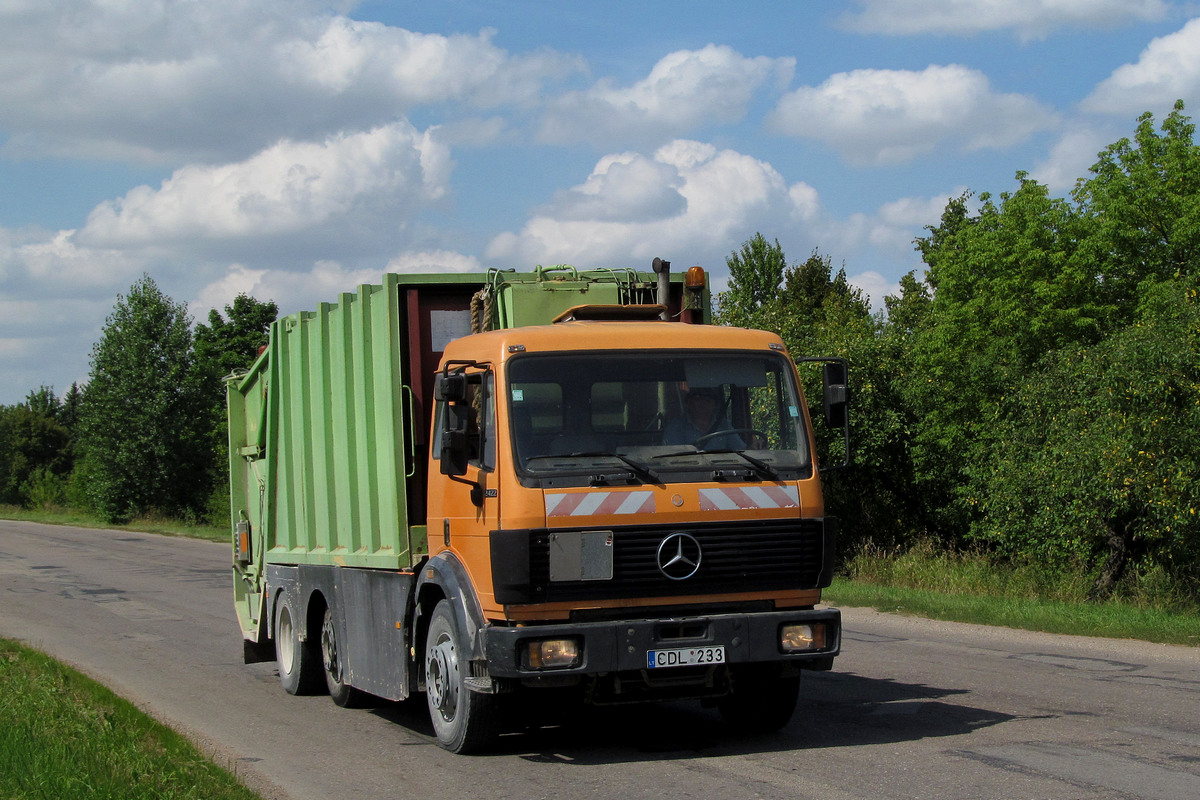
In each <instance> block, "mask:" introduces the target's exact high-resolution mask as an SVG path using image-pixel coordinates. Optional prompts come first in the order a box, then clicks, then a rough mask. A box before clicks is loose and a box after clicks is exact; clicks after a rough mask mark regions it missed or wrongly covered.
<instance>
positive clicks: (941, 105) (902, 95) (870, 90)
mask: <svg viewBox="0 0 1200 800" xmlns="http://www.w3.org/2000/svg"><path fill="white" fill-rule="evenodd" d="M769 124H770V125H771V127H772V128H773V129H774V130H776V131H778V132H780V133H784V134H787V135H790V136H801V137H805V138H811V139H817V140H820V141H823V142H825V143H826V144H828V145H829V146H830V147H833V148H834V149H836V150H837V151H838V152H839V153H841V154H842V156H843V157H844V158H845V159H846V160H847V161H849V162H851V163H853V164H858V165H883V164H899V163H904V162H907V161H911V160H912V159H914V158H917V157H918V156H922V155H925V154H927V153H931V152H934V151H935V150H937V149H939V148H943V147H945V146H946V145H951V146H954V147H956V148H958V149H960V150H962V151H966V152H969V151H973V150H979V149H983V148H1005V147H1010V146H1012V145H1015V144H1017V143H1019V142H1021V141H1023V140H1025V139H1027V138H1028V137H1029V136H1031V135H1032V134H1034V133H1036V132H1038V131H1041V130H1046V129H1048V128H1051V127H1053V126H1054V125H1055V124H1056V118H1055V115H1054V113H1053V112H1052V111H1051V110H1050V109H1048V108H1046V107H1045V106H1043V105H1042V104H1040V103H1038V102H1037V101H1036V100H1034V99H1033V98H1030V97H1028V96H1025V95H1020V94H1000V93H996V92H994V91H993V90H992V88H991V85H990V83H989V81H988V79H987V76H985V75H984V74H983V73H981V72H979V71H977V70H973V69H968V68H967V67H963V66H959V65H955V64H951V65H949V66H930V67H928V68H926V69H925V70H923V71H921V72H914V71H909V70H880V69H862V70H855V71H853V72H841V73H838V74H836V75H833V76H831V77H830V78H829V79H828V80H826V81H825V82H824V83H822V84H821V85H820V86H815V87H813V86H804V87H801V88H799V89H797V90H795V91H793V92H791V93H789V94H787V95H785V96H784V97H783V99H781V100H780V102H779V105H778V106H777V107H776V108H775V110H774V111H773V112H772V114H771V116H770V119H769Z"/></svg>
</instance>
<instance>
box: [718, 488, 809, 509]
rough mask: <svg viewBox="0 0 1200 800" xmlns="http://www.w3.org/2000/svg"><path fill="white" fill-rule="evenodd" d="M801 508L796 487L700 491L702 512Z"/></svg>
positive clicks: (798, 490) (798, 491)
mask: <svg viewBox="0 0 1200 800" xmlns="http://www.w3.org/2000/svg"><path fill="white" fill-rule="evenodd" d="M799 507H800V489H799V488H797V487H795V486H741V487H736V486H731V487H727V488H722V489H701V490H700V510H701V511H735V510H746V509H750V508H799Z"/></svg>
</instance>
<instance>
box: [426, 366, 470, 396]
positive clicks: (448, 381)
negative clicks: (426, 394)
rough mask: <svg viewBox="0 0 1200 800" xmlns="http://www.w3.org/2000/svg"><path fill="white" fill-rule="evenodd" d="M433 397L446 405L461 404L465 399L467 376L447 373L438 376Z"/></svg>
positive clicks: (460, 373)
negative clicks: (443, 401)
mask: <svg viewBox="0 0 1200 800" xmlns="http://www.w3.org/2000/svg"><path fill="white" fill-rule="evenodd" d="M434 395H435V396H436V397H437V399H438V400H445V401H446V402H447V403H461V402H463V401H464V400H466V399H467V376H466V373H463V372H447V373H443V374H441V375H439V376H438V380H437V386H436V387H435V389H434Z"/></svg>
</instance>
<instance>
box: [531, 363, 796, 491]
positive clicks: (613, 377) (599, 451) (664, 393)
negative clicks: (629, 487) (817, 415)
mask: <svg viewBox="0 0 1200 800" xmlns="http://www.w3.org/2000/svg"><path fill="white" fill-rule="evenodd" d="M507 379H508V380H507V384H508V402H509V416H510V419H511V420H512V425H511V427H512V436H513V446H514V452H515V453H516V459H517V466H518V469H519V471H520V473H521V474H522V476H524V477H525V478H528V479H534V480H539V479H552V482H553V484H554V485H566V484H571V483H586V482H588V481H591V482H593V483H594V482H598V481H622V480H628V481H630V482H651V483H657V482H660V481H662V480H672V481H686V480H696V481H702V480H712V479H713V478H714V473H720V474H719V476H718V477H722V478H734V477H744V478H745V479H748V480H780V479H787V478H791V479H795V478H796V477H797V476H798V475H797V473H799V472H802V471H805V470H810V469H811V461H810V458H809V452H808V443H807V438H806V436H805V431H804V416H803V414H802V412H801V406H800V396H799V392H797V390H796V385H795V379H794V372H793V369H792V365H791V362H790V361H789V360H788V359H787V358H786V357H784V356H783V355H781V354H778V353H763V352H761V351H759V352H746V353H742V352H737V353H730V352H729V351H720V352H689V353H680V352H678V351H672V352H645V351H643V352H636V353H571V354H569V355H565V354H548V355H540V354H531V355H527V356H521V357H518V358H514V359H512V360H511V361H510V362H509V365H508V374H507ZM688 473H692V475H691V476H690V477H689V475H688ZM572 476H573V477H572ZM564 480H565V482H566V483H565V484H564V482H563V481H564Z"/></svg>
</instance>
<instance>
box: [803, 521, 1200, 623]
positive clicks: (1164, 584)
mask: <svg viewBox="0 0 1200 800" xmlns="http://www.w3.org/2000/svg"><path fill="white" fill-rule="evenodd" d="M843 570H844V572H845V573H846V577H842V578H839V579H836V580H835V581H834V583H833V585H832V586H830V587H829V588H828V589H827V590H826V591H825V597H826V598H827V599H828V601H829V602H830V603H833V604H838V605H844V606H863V607H868V608H875V609H878V610H880V611H891V612H899V613H904V614H912V615H915V616H922V617H929V618H931V619H944V620H950V621H954V622H973V623H977V624H980V625H1003V626H1006V627H1010V628H1020V629H1024V630H1035V631H1045V632H1047V633H1063V634H1075V635H1080V636H1104V637H1109V638H1118V639H1140V640H1143V641H1149V642H1160V643H1163V644H1182V645H1192V646H1196V645H1200V607H1198V606H1197V603H1196V600H1195V597H1196V594H1195V591H1194V590H1193V589H1192V588H1190V587H1181V586H1180V585H1179V584H1178V582H1173V581H1171V580H1169V579H1168V578H1167V576H1165V575H1164V574H1163V573H1162V571H1161V570H1157V569H1154V568H1142V569H1135V570H1131V571H1130V574H1129V575H1127V577H1126V580H1125V581H1123V582H1122V584H1121V585H1120V586H1119V587H1118V591H1117V592H1115V593H1114V595H1113V596H1112V597H1111V598H1110V599H1108V600H1106V601H1103V602H1096V601H1090V600H1089V599H1088V595H1089V590H1090V588H1091V586H1092V582H1093V577H1094V576H1091V575H1089V574H1088V572H1087V570H1086V569H1084V568H1069V567H1063V566H1058V567H1050V566H1048V565H1044V564H1033V563H1026V564H1012V563H997V562H995V561H993V560H992V559H990V558H989V557H988V556H987V555H986V554H984V553H977V552H956V551H952V550H948V549H946V548H944V547H939V546H938V545H937V544H936V543H933V542H919V543H917V544H916V545H914V546H912V547H910V548H908V549H907V550H902V551H882V550H878V549H875V548H871V547H866V548H863V550H861V551H860V552H858V553H857V554H856V555H855V556H854V557H853V558H851V559H850V560H849V561H848V562H847V563H846V564H845V565H844V567H843Z"/></svg>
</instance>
